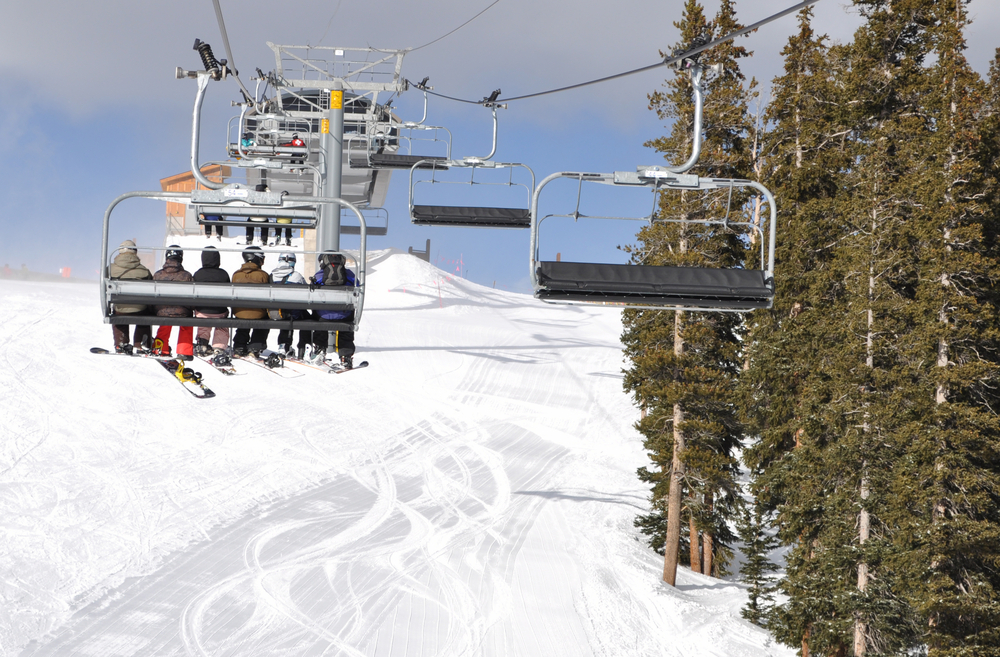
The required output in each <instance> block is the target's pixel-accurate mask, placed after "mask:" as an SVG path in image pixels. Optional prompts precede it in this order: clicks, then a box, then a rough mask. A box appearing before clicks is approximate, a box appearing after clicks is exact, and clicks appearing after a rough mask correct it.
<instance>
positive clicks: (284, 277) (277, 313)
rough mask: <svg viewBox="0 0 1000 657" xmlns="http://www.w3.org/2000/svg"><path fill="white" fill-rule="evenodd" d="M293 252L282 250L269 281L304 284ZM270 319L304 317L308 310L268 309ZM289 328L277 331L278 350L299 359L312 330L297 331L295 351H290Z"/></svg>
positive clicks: (303, 352)
mask: <svg viewBox="0 0 1000 657" xmlns="http://www.w3.org/2000/svg"><path fill="white" fill-rule="evenodd" d="M295 262H296V258H295V254H294V253H292V252H291V251H284V252H283V253H281V255H279V256H278V266H277V267H275V268H274V271H272V272H271V282H272V283H281V284H284V285H305V284H306V279H305V277H303V276H302V274H300V273H299V272H297V271H295ZM268 315H269V316H270V318H271V319H304V318H306V317H308V316H309V311H308V310H277V309H272V310H269V311H268ZM292 333H293V331H292V330H291V329H281V330H280V331H278V352H279V353H280V354H281V355H282V356H292V355H293V354H294V355H296V356H297V357H298V358H299V359H302V358H303V357H304V356H305V352H306V345H307V344H309V343H310V342H311V341H312V331H299V342H298V351H297V353H295V352H292Z"/></svg>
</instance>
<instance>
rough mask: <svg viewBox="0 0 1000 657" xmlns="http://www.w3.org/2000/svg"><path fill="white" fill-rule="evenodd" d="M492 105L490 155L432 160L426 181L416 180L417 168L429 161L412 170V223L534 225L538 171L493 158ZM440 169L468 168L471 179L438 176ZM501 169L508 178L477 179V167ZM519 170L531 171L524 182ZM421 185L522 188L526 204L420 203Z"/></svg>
mask: <svg viewBox="0 0 1000 657" xmlns="http://www.w3.org/2000/svg"><path fill="white" fill-rule="evenodd" d="M488 106H489V105H488ZM489 107H490V108H491V109H492V110H493V150H492V151H491V152H490V154H489V155H487V156H486V157H466V158H463V159H461V160H448V161H446V162H443V163H438V162H431V167H430V169H431V176H430V178H429V179H425V180H419V179H416V178H415V176H414V174H415V172H416V171H417V169H420V168H423V167H424V165H425V164H426V162H418V163H416V164H414V165H413V167H412V168H411V169H410V195H409V205H410V219H411V221H412V223H414V224H417V225H420V226H468V227H475V228H529V227H530V226H531V209H530V205H529V204H530V201H531V195H532V192H533V191H534V188H535V173H534V172H533V171H532V170H531V168H530V167H528V166H527V165H524V164H520V163H516V162H494V161H493V160H491V159H490V158H491V157H493V154H494V153H496V147H497V113H496V106H495V105H494V106H489ZM438 169H458V170H462V169H465V170H468V171H469V172H470V176H469V179H468V180H447V179H439V178H438V177H437V172H438ZM498 169H499V170H507V172H508V175H507V179H506V181H504V180H500V181H497V180H496V179H493V180H482V179H481V180H476V172H477V170H478V171H482V172H488V171H495V170H498ZM518 169H523V170H524V171H526V172H527V174H528V176H527V178H526V179H525V180H524V181H523V182H522V181H519V180H515V178H514V172H515V170H518ZM487 175H488V174H487ZM421 184H429V185H433V184H458V185H473V186H476V185H485V186H494V187H495V186H505V187H508V188H512V187H520V188H523V189H524V192H525V204H524V205H523V206H522V207H497V206H470V205H464V206H459V205H441V204H437V205H430V204H424V203H417V202H416V201H415V200H414V199H415V196H416V194H415V192H416V188H417V186H418V185H421Z"/></svg>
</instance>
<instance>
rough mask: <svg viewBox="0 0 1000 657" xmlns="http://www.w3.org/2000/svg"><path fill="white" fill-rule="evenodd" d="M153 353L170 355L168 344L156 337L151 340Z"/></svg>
mask: <svg viewBox="0 0 1000 657" xmlns="http://www.w3.org/2000/svg"><path fill="white" fill-rule="evenodd" d="M153 355H154V356H169V355H170V345H169V344H167V343H166V342H164V341H163V340H161V339H160V338H156V339H155V340H153Z"/></svg>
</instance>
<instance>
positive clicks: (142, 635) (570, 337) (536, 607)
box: [0, 251, 792, 657]
mask: <svg viewBox="0 0 1000 657" xmlns="http://www.w3.org/2000/svg"><path fill="white" fill-rule="evenodd" d="M271 264H272V265H273V264H274V263H271ZM370 264H371V270H370V272H371V273H370V276H369V292H368V297H367V303H366V308H365V315H364V320H363V327H362V330H361V331H360V332H359V333H358V336H357V343H358V357H357V358H358V359H362V358H364V359H367V360H369V361H370V362H371V363H372V366H371V367H369V368H368V369H366V370H362V371H358V372H353V373H350V374H347V375H341V376H335V375H327V374H322V373H319V372H310V373H309V374H307V375H306V376H303V377H300V378H296V379H281V378H279V377H277V376H275V375H273V374H271V373H269V372H266V371H264V370H261V369H256V368H250V367H246V366H245V365H244V369H245V370H246V371H247V374H246V375H245V376H239V377H230V378H226V377H223V376H222V375H221V374H220V373H218V372H216V371H214V370H212V369H211V368H208V367H207V366H202V367H200V369H201V370H202V371H203V373H204V374H205V380H206V382H207V383H208V384H209V386H210V387H212V388H213V389H214V390H215V391H216V393H217V394H218V397H216V398H215V399H213V400H204V401H202V400H197V399H194V398H193V397H190V396H189V395H188V394H187V393H185V392H184V391H183V390H182V389H181V388H180V386H178V385H177V384H176V383H174V382H172V381H170V380H169V379H167V376H166V374H165V373H164V372H163V370H162V369H161V368H159V367H158V366H157V365H156V364H155V363H152V362H149V361H146V360H141V359H126V358H119V357H108V356H94V355H91V354H90V353H88V351H87V349H88V347H91V346H105V347H107V346H109V345H110V342H111V329H110V327H109V326H107V325H104V324H101V323H100V317H99V310H98V302H97V290H96V285H94V286H80V285H61V284H56V283H27V282H13V281H0V300H2V304H3V307H4V308H5V309H6V312H5V313H4V317H5V318H4V320H3V322H2V324H0V364H2V366H3V367H2V368H0V401H2V404H0V409H2V410H0V448H2V449H0V522H2V523H3V532H4V533H3V535H4V540H3V541H2V542H0V653H2V654H12V655H13V654H23V655H133V654H135V655H153V654H156V655H185V654H191V655H264V654H267V655H276V654H282V655H284V654H288V655H293V654H294V655H300V654H301V655H305V654H316V655H320V654H325V655H407V656H410V655H444V656H451V655H544V656H545V657H550V656H554V655H573V656H576V657H578V656H582V655H679V656H680V655H684V656H689V655H690V656H696V655H697V656H700V657H703V656H713V655H718V656H723V655H725V656H728V657H732V656H746V657H757V656H763V655H791V654H792V651H789V650H785V649H784V648H780V647H776V646H775V645H774V644H773V641H771V639H770V638H769V637H768V636H767V635H766V633H764V632H763V631H761V630H759V629H757V628H755V627H753V626H752V625H749V624H748V623H746V622H744V621H743V620H741V619H740V617H739V607H740V606H741V605H742V604H743V601H744V593H743V591H742V589H741V588H740V587H739V586H738V585H736V584H733V583H730V582H724V581H719V580H713V579H710V578H706V577H702V576H700V575H694V574H692V573H690V572H689V571H687V570H684V571H683V572H682V573H681V574H680V585H679V586H678V588H677V589H672V588H670V587H668V586H666V585H664V584H663V583H662V582H660V581H659V575H660V568H661V562H660V559H659V557H657V556H656V555H655V554H653V553H652V552H650V551H649V550H648V549H646V548H645V547H644V543H643V542H642V540H641V537H640V536H639V535H638V534H637V532H636V530H635V529H634V528H633V527H632V519H633V518H634V517H635V515H636V514H637V513H639V512H641V511H643V510H644V509H645V508H646V506H647V501H646V490H645V489H644V487H643V485H642V484H641V483H640V482H639V481H638V480H637V479H636V477H635V469H636V468H637V467H638V466H640V465H642V464H643V463H644V460H645V457H644V455H643V452H642V447H641V441H640V439H639V437H638V435H637V434H636V432H635V431H634V429H633V428H632V423H633V422H634V421H635V419H636V411H635V409H634V408H633V407H632V405H631V403H630V401H629V399H628V397H627V396H626V395H625V394H624V393H623V392H622V390H621V369H622V366H623V364H622V360H621V346H620V344H619V341H618V336H619V335H620V333H621V322H620V313H618V312H617V311H613V310H603V309H581V308H578V307H552V306H545V305H543V304H541V303H539V302H536V301H535V300H534V299H532V298H531V297H528V296H525V295H517V294H511V293H506V292H500V291H496V290H491V289H488V288H484V287H481V286H478V285H475V284H473V283H470V282H467V281H464V280H462V279H454V278H451V277H449V276H448V275H447V274H444V273H443V272H441V271H440V270H438V269H436V268H434V267H432V266H430V265H429V264H427V263H424V262H423V261H420V260H418V259H416V258H414V257H412V256H408V255H405V254H399V253H395V252H391V251H389V252H382V253H380V254H375V255H373V257H372V258H371V261H370ZM272 342H273V341H272ZM196 364H198V363H197V362H196Z"/></svg>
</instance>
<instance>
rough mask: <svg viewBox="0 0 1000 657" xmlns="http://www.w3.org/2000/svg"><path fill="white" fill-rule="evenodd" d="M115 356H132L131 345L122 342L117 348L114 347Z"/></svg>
mask: <svg viewBox="0 0 1000 657" xmlns="http://www.w3.org/2000/svg"><path fill="white" fill-rule="evenodd" d="M115 353H116V354H125V355H126V356H131V355H132V345H131V344H129V343H128V342H123V343H121V344H120V345H118V346H117V347H115Z"/></svg>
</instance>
